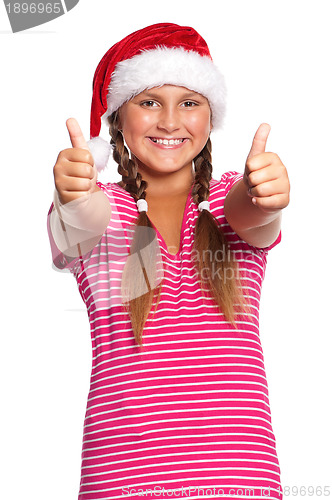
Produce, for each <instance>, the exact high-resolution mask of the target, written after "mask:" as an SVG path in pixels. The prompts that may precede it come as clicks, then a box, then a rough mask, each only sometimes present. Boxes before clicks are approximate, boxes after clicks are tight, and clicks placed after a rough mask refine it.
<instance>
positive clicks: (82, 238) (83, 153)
mask: <svg viewBox="0 0 332 500" xmlns="http://www.w3.org/2000/svg"><path fill="white" fill-rule="evenodd" d="M66 125H67V129H68V132H69V136H70V140H71V143H72V146H73V147H72V148H70V149H65V150H63V151H61V152H60V154H59V156H58V158H57V161H56V164H55V166H54V181H55V188H56V190H55V196H54V204H53V210H52V212H51V214H50V219H49V222H50V230H51V233H52V237H53V239H54V242H55V245H56V246H57V248H58V249H59V251H60V252H61V253H62V254H64V255H65V256H66V257H67V258H70V259H74V258H76V257H79V256H81V255H84V254H86V253H87V252H89V251H90V250H92V249H93V248H94V246H95V245H96V244H97V243H98V242H99V240H100V238H101V237H102V235H103V234H104V232H105V230H106V228H107V226H108V224H109V221H110V218H111V206H110V202H109V200H108V198H107V196H106V195H105V194H104V193H103V191H101V189H100V188H99V187H98V186H97V184H96V181H97V169H96V167H95V165H94V160H93V157H92V155H91V153H90V151H89V149H88V146H87V143H86V141H85V139H84V137H83V134H82V131H81V129H80V127H79V125H78V123H77V121H76V120H75V119H74V118H69V119H68V120H67V122H66Z"/></svg>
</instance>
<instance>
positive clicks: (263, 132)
mask: <svg viewBox="0 0 332 500" xmlns="http://www.w3.org/2000/svg"><path fill="white" fill-rule="evenodd" d="M270 130H271V127H270V125H269V124H268V123H262V124H261V125H260V126H259V127H258V129H257V132H256V134H255V136H254V139H253V141H252V145H251V149H250V151H249V154H248V158H247V160H249V159H250V158H253V157H254V156H256V155H259V154H261V153H265V148H266V142H267V139H268V137H269V133H270Z"/></svg>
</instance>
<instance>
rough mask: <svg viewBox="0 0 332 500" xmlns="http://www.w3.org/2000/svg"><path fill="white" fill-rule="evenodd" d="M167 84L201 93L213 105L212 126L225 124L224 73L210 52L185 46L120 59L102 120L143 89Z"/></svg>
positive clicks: (159, 49) (162, 48)
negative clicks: (201, 53) (207, 54)
mask: <svg viewBox="0 0 332 500" xmlns="http://www.w3.org/2000/svg"><path fill="white" fill-rule="evenodd" d="M165 84H169V85H178V86H180V87H186V88H188V89H190V90H193V91H195V92H198V93H199V94H202V95H203V96H204V97H206V98H207V99H208V101H209V104H210V107H211V112H212V125H213V128H220V127H221V126H222V123H223V118H224V115H225V107H226V106H225V97H226V87H225V82H224V77H223V75H222V74H221V73H220V72H219V70H218V68H217V67H216V66H215V64H214V63H213V62H212V60H211V59H210V58H209V57H208V56H201V55H200V54H199V53H198V52H195V51H193V50H190V51H188V50H186V49H184V48H183V47H174V48H168V47H156V48H155V49H151V50H145V51H143V52H141V53H140V54H137V55H136V56H134V57H132V58H131V59H126V60H124V61H121V62H119V63H118V64H117V65H116V67H115V71H114V72H113V74H112V76H111V83H110V86H109V92H108V96H107V104H108V109H107V112H106V113H105V114H104V115H103V120H105V119H106V118H107V117H108V116H110V115H111V114H112V113H113V112H114V111H116V110H117V109H119V108H120V106H122V104H124V103H125V102H127V101H129V99H131V98H132V97H134V96H135V95H138V94H140V93H141V92H143V90H145V89H150V88H152V87H158V86H162V85H165Z"/></svg>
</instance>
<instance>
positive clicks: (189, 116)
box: [119, 85, 211, 178]
mask: <svg viewBox="0 0 332 500" xmlns="http://www.w3.org/2000/svg"><path fill="white" fill-rule="evenodd" d="M119 117H120V124H121V125H120V127H121V130H122V133H123V135H124V138H125V141H126V143H127V145H128V147H129V149H130V150H131V152H132V154H133V155H134V156H135V157H136V158H137V160H138V167H139V168H140V169H141V170H143V171H144V170H145V171H148V172H149V174H150V175H151V174H153V173H165V174H166V173H172V172H176V171H179V170H180V169H183V168H185V167H188V168H189V167H190V169H191V168H192V167H191V164H192V160H193V159H194V158H195V156H197V155H198V153H200V151H201V150H202V149H203V147H204V146H205V144H206V141H207V140H208V137H209V134H210V131H211V111H210V106H209V103H208V100H207V99H206V98H205V97H203V96H202V95H201V94H198V93H197V92H193V91H192V90H188V89H187V88H185V87H178V86H174V85H163V86H162V87H155V88H152V89H149V90H145V91H143V92H141V93H140V94H138V95H137V96H135V97H134V98H132V99H131V100H130V101H128V102H127V103H125V104H124V105H123V106H122V107H121V108H120V111H119ZM142 175H143V173H142ZM143 178H144V177H143Z"/></svg>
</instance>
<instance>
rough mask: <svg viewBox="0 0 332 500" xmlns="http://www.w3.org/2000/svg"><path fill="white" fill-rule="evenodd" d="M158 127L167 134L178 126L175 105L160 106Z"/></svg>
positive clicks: (178, 118)
mask: <svg viewBox="0 0 332 500" xmlns="http://www.w3.org/2000/svg"><path fill="white" fill-rule="evenodd" d="M158 128H159V129H160V130H163V131H165V132H167V133H169V134H170V133H172V132H174V131H176V130H178V129H179V128H180V117H179V114H178V110H177V108H176V106H165V107H163V108H162V110H161V112H160V116H159V120H158Z"/></svg>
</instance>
